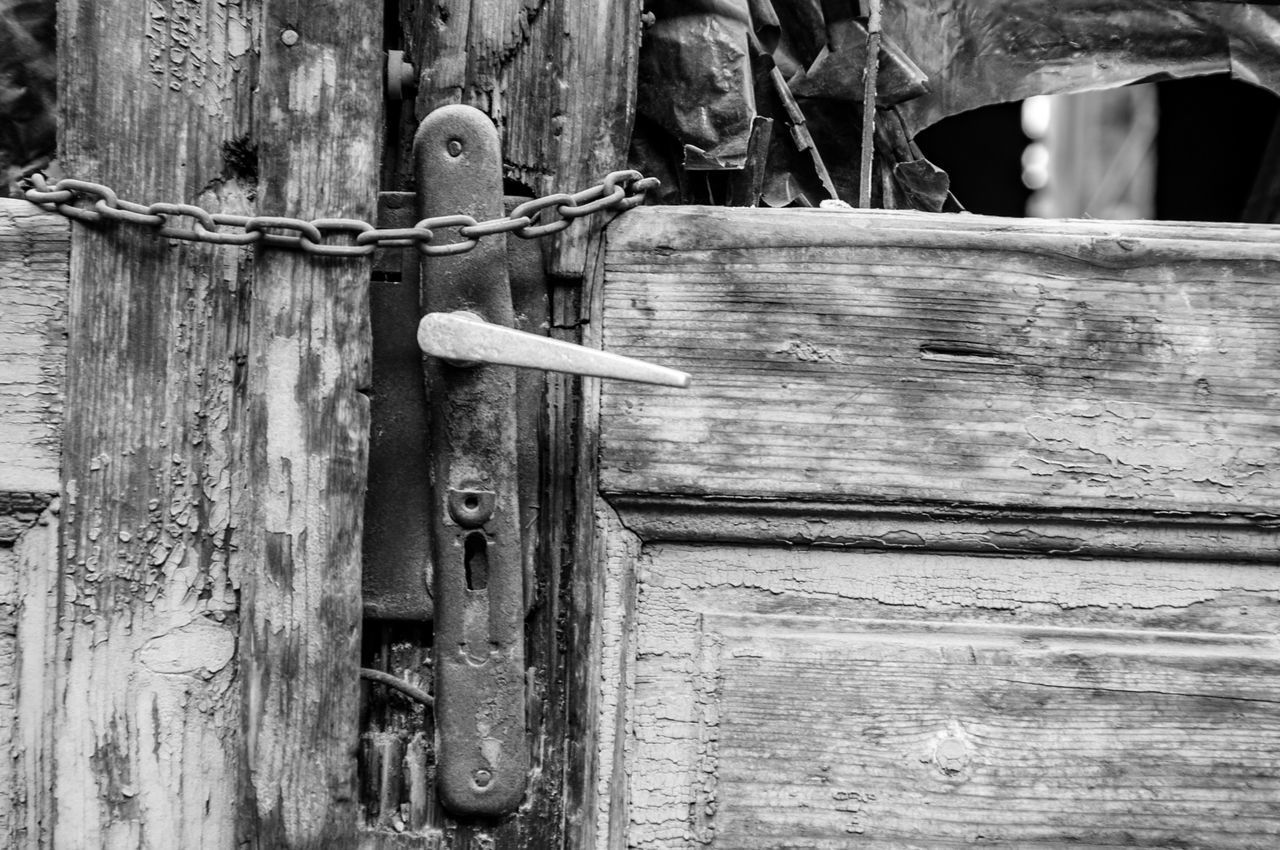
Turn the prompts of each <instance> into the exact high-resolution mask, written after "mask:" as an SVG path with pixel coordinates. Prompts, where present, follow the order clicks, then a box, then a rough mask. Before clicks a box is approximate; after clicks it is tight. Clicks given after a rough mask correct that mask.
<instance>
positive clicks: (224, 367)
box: [29, 0, 261, 850]
mask: <svg viewBox="0 0 1280 850" xmlns="http://www.w3.org/2000/svg"><path fill="white" fill-rule="evenodd" d="M260 25H261V24H260V22H259V19H258V17H257V11H256V7H250V6H246V5H242V4H234V3H227V4H217V3H197V2H188V0H178V2H173V3H166V4H153V5H151V6H149V7H148V8H147V9H146V10H140V9H139V7H138V6H137V4H135V3H128V2H99V1H98V0H95V2H80V0H72V2H68V3H63V4H61V5H60V7H59V16H58V39H59V43H58V60H59V68H58V80H59V105H60V107H61V109H62V119H63V120H62V122H61V125H60V130H61V131H62V132H61V139H60V144H59V147H60V154H61V160H62V165H63V167H64V168H65V169H66V171H67V172H68V173H69V174H71V175H74V176H76V177H79V178H82V179H88V180H95V181H100V182H103V183H105V184H107V185H109V186H111V187H112V188H113V189H115V190H116V191H118V192H119V193H120V195H121V197H125V198H129V199H131V200H137V201H142V202H151V201H185V202H194V203H199V204H201V205H202V206H205V207H207V208H212V209H223V210H226V211H231V212H249V211H251V206H250V204H249V201H248V198H249V194H250V192H251V191H252V188H253V187H252V184H251V182H250V180H249V179H247V178H246V177H245V176H244V175H243V174H242V173H240V172H239V171H237V170H235V169H234V168H232V166H231V164H230V163H229V162H228V161H227V160H225V159H224V156H223V143H224V142H230V141H234V140H242V139H245V138H246V137H248V136H249V134H250V132H251V127H252V125H251V122H250V115H249V105H250V103H251V97H252V91H253V85H254V80H253V78H252V77H253V75H252V69H253V65H254V57H253V55H252V50H253V46H254V45H253V39H254V33H255V29H256V28H257V27H259V26H260ZM183 226H185V225H183ZM70 279H71V287H70V292H69V296H68V340H67V349H68V350H67V378H66V388H67V389H66V419H65V438H64V441H63V445H64V455H63V467H62V479H61V488H62V490H63V492H64V493H65V497H66V498H65V501H64V504H63V524H62V555H61V563H60V565H59V566H58V567H57V569H56V573H57V574H58V575H59V576H60V578H61V579H62V580H63V584H62V586H61V587H59V589H58V590H59V603H60V608H59V610H58V616H57V632H56V633H57V635H58V646H57V652H56V653H55V654H54V655H53V657H54V658H55V659H56V662H55V664H53V665H50V666H49V667H48V668H46V669H45V671H44V674H45V675H46V676H49V677H52V678H54V679H55V680H56V687H55V694H54V695H53V699H52V701H51V702H49V703H47V704H45V705H44V706H43V710H44V712H46V714H47V722H48V727H47V729H46V730H45V734H46V735H47V736H48V738H47V740H49V741H51V742H52V745H51V746H52V750H53V762H52V764H53V765H54V767H55V769H56V772H55V773H54V774H53V775H52V777H51V780H50V781H51V785H50V786H49V787H48V788H45V789H41V791H42V793H41V794H38V795H35V797H34V798H29V801H30V802H32V803H33V804H36V805H39V804H42V803H43V802H44V800H45V799H46V798H48V797H49V796H50V795H51V796H52V799H53V801H54V806H55V811H54V813H53V816H52V817H50V818H47V819H46V820H45V822H44V823H43V824H42V826H43V827H44V828H45V829H47V830H51V835H50V837H49V839H48V840H49V841H50V843H51V844H52V845H53V846H57V847H94V848H117V847H118V848H130V850H132V849H133V848H137V847H140V846H144V845H149V846H155V847H190V848H200V847H218V848H223V847H227V846H229V845H232V844H234V843H235V835H236V830H235V821H236V810H237V805H236V801H237V794H236V787H237V784H238V783H237V779H238V776H239V774H240V772H241V769H242V768H241V758H240V750H241V746H242V740H243V739H242V737H241V735H240V733H239V730H240V694H239V690H238V686H237V679H236V665H235V664H234V663H233V660H234V656H235V647H236V626H235V621H236V613H237V593H238V588H237V584H238V577H237V576H235V575H234V566H233V565H231V564H230V563H229V562H230V558H231V551H232V549H233V548H234V547H235V546H236V545H238V544H239V535H240V534H241V533H244V532H246V531H247V529H246V528H245V527H244V526H242V525H240V524H238V523H237V522H236V521H235V520H234V519H233V511H232V501H233V499H234V496H235V492H236V490H237V487H236V486H235V485H234V484H233V476H235V475H236V474H238V470H239V469H241V468H242V466H243V464H242V463H241V462H240V458H239V455H238V451H239V449H238V445H239V444H238V439H239V432H238V428H237V424H236V423H237V418H238V417H239V416H240V415H241V413H240V411H241V410H242V409H243V403H242V402H243V396H242V391H243V388H242V385H240V383H239V381H240V379H241V378H242V371H241V367H240V365H239V362H240V361H239V358H240V357H241V356H242V355H243V350H242V348H241V331H242V330H243V327H244V323H245V321H246V319H247V311H244V310H243V309H242V301H243V296H244V295H245V293H246V292H247V289H248V275H247V273H246V271H245V269H244V268H243V267H242V265H241V255H240V253H239V252H237V251H236V250H234V249H227V248H223V247H215V246H206V245H195V244H191V243H174V242H171V241H168V240H164V239H160V238H158V237H157V236H156V235H155V233H154V232H151V231H149V230H147V229H145V228H133V227H125V226H121V227H110V226H103V227H92V226H85V225H74V226H73V228H72V236H71V274H70ZM52 568H53V565H47V566H46V569H52ZM38 602H39V600H33V604H38ZM32 716H39V711H38V710H37V711H33V714H32Z"/></svg>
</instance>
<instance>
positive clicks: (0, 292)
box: [0, 198, 70, 493]
mask: <svg viewBox="0 0 1280 850" xmlns="http://www.w3.org/2000/svg"><path fill="white" fill-rule="evenodd" d="M69 251H70V225H69V223H68V222H67V220H66V219H65V218H62V217H61V216H56V215H50V214H48V213H45V212H43V211H42V210H40V209H39V208H38V207H36V206H34V205H32V204H29V203H27V202H26V201H15V200H10V199H5V198H0V491H9V492H18V493H40V492H45V493H52V492H56V491H57V489H58V463H59V452H60V449H61V425H62V379H63V372H64V366H65V361H66V313H67V275H68V263H69Z"/></svg>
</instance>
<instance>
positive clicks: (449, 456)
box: [414, 106, 528, 816]
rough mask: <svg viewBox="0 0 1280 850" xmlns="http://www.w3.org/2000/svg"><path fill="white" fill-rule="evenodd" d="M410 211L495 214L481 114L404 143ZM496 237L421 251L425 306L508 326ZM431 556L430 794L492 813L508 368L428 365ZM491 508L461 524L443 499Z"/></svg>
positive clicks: (515, 565)
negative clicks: (464, 247) (409, 156)
mask: <svg viewBox="0 0 1280 850" xmlns="http://www.w3.org/2000/svg"><path fill="white" fill-rule="evenodd" d="M414 161H415V162H414V164H415V171H416V178H417V185H419V186H422V187H429V188H428V191H424V192H422V193H421V194H420V196H419V210H418V214H419V215H420V216H422V217H424V218H425V217H430V216H433V215H439V214H441V213H442V212H443V211H445V210H454V211H459V210H460V211H462V212H463V213H464V214H466V215H470V216H473V217H475V218H477V219H482V218H491V217H496V216H499V215H501V212H502V159H501V152H500V149H499V142H498V133H497V130H496V128H495V127H494V126H493V124H492V123H491V122H490V121H489V119H488V118H487V117H486V116H485V115H484V114H483V113H481V112H479V111H478V110H475V109H472V108H470V107H465V106H451V107H443V108H441V109H437V110H435V111H434V112H432V113H431V114H430V115H428V116H427V118H426V119H425V120H424V121H423V122H422V125H421V127H420V128H419V130H418V134H417V137H416V138H415V140H414ZM506 262H507V258H506V252H505V250H504V245H503V243H502V242H500V241H497V240H487V241H485V242H483V243H482V244H480V245H479V246H477V247H475V248H474V249H473V250H472V251H470V252H469V254H468V255H466V256H465V257H464V256H434V257H425V258H424V259H423V261H422V275H423V279H424V282H425V284H426V285H425V286H424V287H423V304H424V306H425V307H426V309H427V311H428V312H448V311H454V310H468V311H470V312H473V313H476V314H477V315H479V316H481V317H483V318H484V319H485V320H487V321H490V322H493V323H495V324H502V325H507V326H510V325H512V324H513V323H514V311H513V309H512V304H511V291H510V286H509V283H508V279H507V270H506ZM426 373H427V397H428V400H429V414H428V431H429V434H430V446H431V450H432V451H431V454H432V463H433V468H432V471H431V503H430V513H431V526H432V532H433V535H432V536H433V546H432V552H433V555H434V559H435V571H434V590H435V599H436V606H435V676H436V687H435V698H436V706H435V714H436V724H437V733H438V741H439V755H438V767H437V771H438V772H437V776H438V781H439V784H438V790H439V793H440V797H441V800H442V801H443V802H444V804H445V805H446V806H447V807H448V808H450V809H451V810H453V811H455V812H458V813H462V814H469V815H484V816H497V815H501V814H504V813H506V812H509V811H511V810H513V809H514V808H515V807H516V806H517V805H518V804H519V802H520V800H521V798H522V797H523V795H524V791H525V784H526V773H527V770H528V742H527V741H526V740H525V698H524V675H525V673H524V605H525V600H524V568H523V553H522V545H521V534H520V517H521V512H520V505H519V495H518V491H517V475H518V472H519V462H518V455H517V443H516V410H515V406H516V391H517V388H516V378H515V370H514V369H512V368H510V367H505V366H492V365H479V366H474V367H470V368H467V367H458V366H453V365H450V364H448V363H446V362H445V361H442V360H439V359H435V358H431V359H429V360H428V361H427V366H426ZM487 493H492V494H493V501H492V504H493V510H492V513H491V515H489V516H483V511H481V512H480V513H479V514H477V513H469V514H468V515H467V516H466V518H465V522H462V523H459V522H458V521H457V519H456V518H455V516H454V515H453V514H451V512H450V511H449V504H450V500H451V498H452V499H455V500H456V499H459V498H461V500H462V502H463V504H464V505H467V506H469V507H471V506H473V507H474V508H475V509H479V508H480V506H481V503H482V502H483V501H485V500H486V498H485V496H486V494H487Z"/></svg>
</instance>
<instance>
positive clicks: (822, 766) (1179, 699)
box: [698, 615, 1280, 850]
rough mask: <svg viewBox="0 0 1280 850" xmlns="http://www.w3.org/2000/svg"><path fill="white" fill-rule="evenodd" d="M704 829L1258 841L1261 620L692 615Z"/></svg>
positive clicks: (971, 840) (1268, 654) (926, 840)
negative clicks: (696, 632)
mask: <svg viewBox="0 0 1280 850" xmlns="http://www.w3.org/2000/svg"><path fill="white" fill-rule="evenodd" d="M702 638H703V647H702V649H703V653H704V654H703V657H702V659H701V661H702V667H703V676H704V677H705V680H711V679H712V678H713V677H714V684H712V692H711V693H706V694H703V697H704V698H706V699H708V700H712V701H714V709H713V711H714V715H713V716H712V717H711V718H709V723H708V724H707V725H709V726H712V728H704V730H703V731H704V736H705V737H706V738H707V739H708V740H709V741H710V744H709V746H708V750H709V752H708V753H707V754H706V755H705V756H704V759H703V763H704V764H714V765H715V777H716V780H715V782H714V783H708V785H709V786H710V787H704V788H702V789H699V791H700V793H699V795H698V796H699V798H700V799H701V800H704V801H706V808H707V809H708V810H710V812H712V814H709V815H708V823H707V825H706V832H707V833H709V834H711V835H713V836H714V841H713V844H714V846H718V847H719V846H723V847H735V848H743V850H748V848H765V847H777V846H779V845H789V846H795V844H796V843H797V842H798V843H800V845H801V846H811V847H816V846H822V845H823V844H824V843H825V842H832V841H839V840H848V838H849V837H850V836H857V838H858V841H859V844H860V845H863V846H868V847H885V848H889V847H903V846H913V847H954V846H964V845H972V844H1005V845H1007V846H1016V847H1028V848H1030V847H1060V846H1064V845H1068V844H1069V845H1073V846H1094V847H1097V846H1103V847H1105V846H1117V845H1124V844H1133V845H1138V846H1157V847H1158V846H1177V845H1180V844H1181V845H1183V846H1193V847H1194V846H1198V847H1223V848H1226V847H1240V848H1244V847H1264V846H1269V845H1272V844H1274V843H1275V842H1276V841H1277V840H1280V807H1278V806H1277V802H1276V801H1277V799H1280V764H1278V763H1277V761H1276V759H1275V758H1274V753H1275V751H1276V749H1277V747H1280V660H1278V656H1277V649H1278V648H1280V646H1278V644H1277V640H1276V638H1275V637H1274V636H1265V637H1259V636H1251V635H1219V634H1200V635H1194V636H1190V635H1177V634H1174V635H1169V634H1159V633H1154V634H1153V633H1150V632H1121V631H1114V632H1106V631H1092V630H1085V629H1060V630H1059V629H1034V628H1017V627H1005V626H967V625H957V626H947V625H939V624H936V623H927V622H899V623H893V622H885V621H878V622H877V621H858V620H848V621H831V620H825V619H821V618H805V617H795V618H787V617H752V616H741V617H739V616H734V615H708V616H706V618H705V619H704V621H703V636H702Z"/></svg>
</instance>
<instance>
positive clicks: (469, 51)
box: [401, 0, 641, 278]
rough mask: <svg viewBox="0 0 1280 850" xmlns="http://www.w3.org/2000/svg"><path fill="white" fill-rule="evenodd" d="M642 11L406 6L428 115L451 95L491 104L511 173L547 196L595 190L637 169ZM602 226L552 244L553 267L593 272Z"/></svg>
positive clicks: (630, 7) (576, 273)
mask: <svg viewBox="0 0 1280 850" xmlns="http://www.w3.org/2000/svg"><path fill="white" fill-rule="evenodd" d="M640 11H641V10H640V2H639V0H625V2H617V0H445V2H439V3H421V2H408V3H405V4H402V7H401V17H402V20H403V21H404V28H405V32H406V36H407V42H408V45H407V53H408V55H409V56H410V57H412V58H413V61H414V62H415V63H416V65H417V67H418V68H419V70H420V76H421V84H420V86H419V89H418V99H417V107H418V117H419V118H422V117H423V116H425V115H426V114H427V113H428V112H429V111H430V110H431V109H433V108H435V107H437V106H441V105H443V104H446V103H466V104H469V105H471V106H474V107H476V108H477V109H481V110H483V111H484V112H486V113H487V114H488V115H489V116H490V117H491V118H493V120H494V123H495V124H497V125H498V128H499V130H500V131H501V132H502V149H503V158H504V161H505V163H506V167H507V171H508V176H510V177H511V178H512V179H514V180H517V181H519V182H521V183H523V184H525V185H526V186H528V187H529V188H530V189H532V190H533V192H534V193H535V194H539V195H541V194H549V193H552V192H576V191H578V190H579V189H584V188H586V187H587V186H590V185H592V184H594V183H596V182H598V181H599V180H600V179H601V178H602V177H603V176H604V175H605V174H607V173H608V172H610V171H614V170H616V169H619V168H624V167H625V166H626V161H627V146H628V144H629V143H630V139H631V126H632V122H633V120H634V117H635V87H636V67H637V66H636V63H637V57H638V55H639V47H640ZM599 227H600V223H599V222H598V221H596V220H595V219H594V218H593V219H590V220H587V221H582V222H578V223H575V224H574V225H573V226H572V227H571V228H569V229H568V230H566V231H565V232H564V233H563V234H561V235H559V236H557V237H555V239H552V240H547V244H548V246H549V249H550V256H549V260H548V271H549V272H550V273H551V274H553V275H557V276H564V277H572V278H578V277H581V276H582V274H583V271H584V268H585V265H586V260H587V244H588V241H589V239H590V237H591V234H592V233H596V232H598V231H599Z"/></svg>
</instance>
